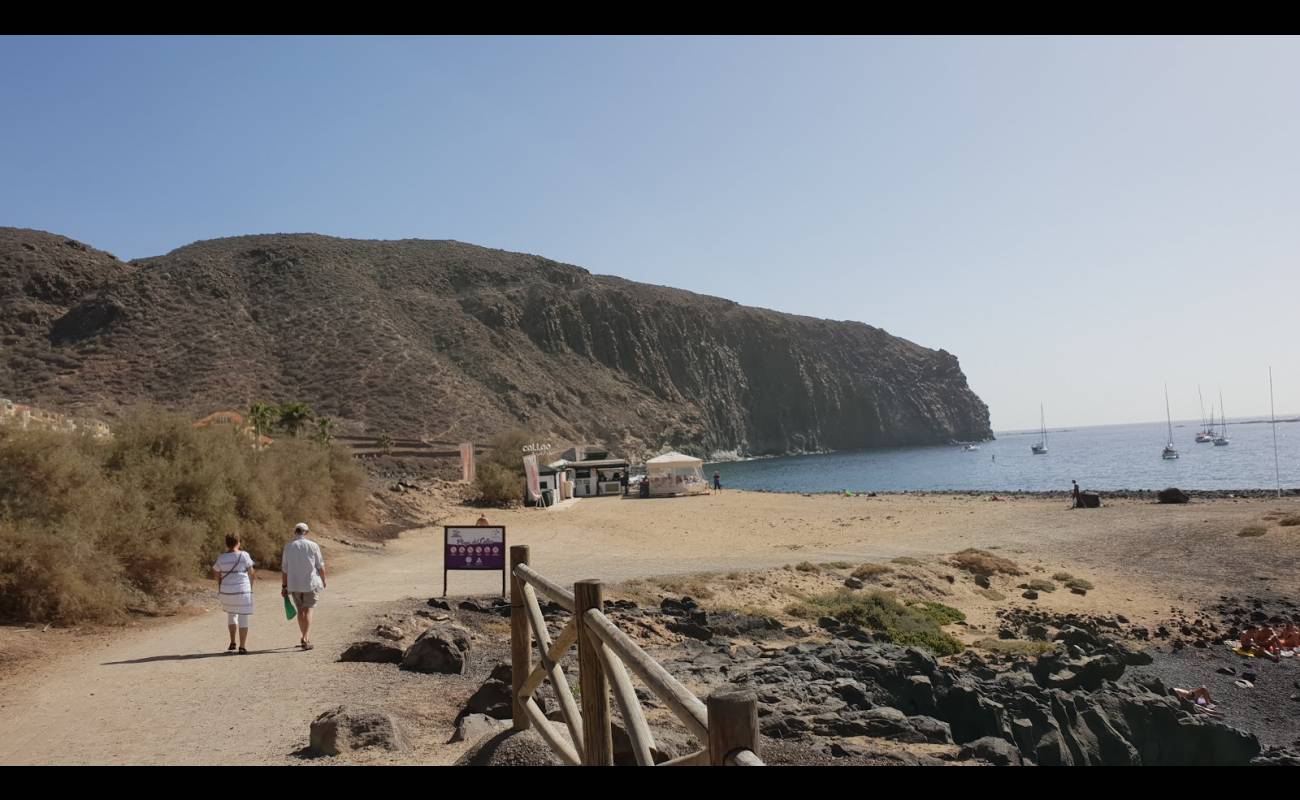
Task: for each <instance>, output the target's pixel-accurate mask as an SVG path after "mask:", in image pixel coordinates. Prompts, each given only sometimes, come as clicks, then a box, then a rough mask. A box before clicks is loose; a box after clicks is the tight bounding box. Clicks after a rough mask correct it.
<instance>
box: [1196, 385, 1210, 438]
mask: <svg viewBox="0 0 1300 800" xmlns="http://www.w3.org/2000/svg"><path fill="white" fill-rule="evenodd" d="M1196 398H1197V399H1198V400H1200V401H1201V432H1200V433H1198V434H1196V443H1197V444H1206V443H1208V442H1212V441H1214V403H1213V402H1211V403H1210V416H1209V417H1208V418H1207V417H1206V416H1205V399H1204V398H1203V397H1202V396H1201V387H1199V386H1197V387H1196Z"/></svg>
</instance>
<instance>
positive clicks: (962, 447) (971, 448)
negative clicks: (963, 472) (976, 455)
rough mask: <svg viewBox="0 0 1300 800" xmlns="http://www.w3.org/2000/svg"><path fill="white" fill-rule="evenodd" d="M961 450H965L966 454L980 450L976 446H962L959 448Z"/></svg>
mask: <svg viewBox="0 0 1300 800" xmlns="http://www.w3.org/2000/svg"><path fill="white" fill-rule="evenodd" d="M961 449H962V450H965V451H966V452H970V451H971V450H978V449H980V446H979V445H977V444H964V445H962V446H961Z"/></svg>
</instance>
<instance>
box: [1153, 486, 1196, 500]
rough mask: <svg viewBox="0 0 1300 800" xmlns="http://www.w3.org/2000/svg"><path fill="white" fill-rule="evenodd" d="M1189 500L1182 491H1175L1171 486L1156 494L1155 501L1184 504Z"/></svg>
mask: <svg viewBox="0 0 1300 800" xmlns="http://www.w3.org/2000/svg"><path fill="white" fill-rule="evenodd" d="M1191 499H1192V498H1190V497H1188V496H1187V493H1186V492H1184V491H1183V490H1182V489H1175V488H1173V487H1172V486H1171V487H1169V488H1168V489H1161V490H1160V491H1158V492H1156V500H1157V501H1159V502H1161V503H1186V502H1188V501H1190V500H1191Z"/></svg>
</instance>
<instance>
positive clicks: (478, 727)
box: [447, 714, 511, 744]
mask: <svg viewBox="0 0 1300 800" xmlns="http://www.w3.org/2000/svg"><path fill="white" fill-rule="evenodd" d="M510 726H511V723H510V720H508V719H494V718H492V717H489V716H488V715H487V714H466V715H465V716H463V717H461V718H459V719H457V720H456V731H455V733H453V734H452V735H451V738H450V739H448V740H447V743H448V744H451V743H453V742H477V741H478V740H479V739H482V738H483V737H484V736H491V735H495V734H497V733H500V732H501V731H503V730H505V729H507V728H509V727H510Z"/></svg>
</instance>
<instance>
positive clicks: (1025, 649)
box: [975, 639, 1057, 658]
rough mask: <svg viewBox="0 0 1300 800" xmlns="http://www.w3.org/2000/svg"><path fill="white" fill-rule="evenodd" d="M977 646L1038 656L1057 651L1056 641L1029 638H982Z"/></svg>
mask: <svg viewBox="0 0 1300 800" xmlns="http://www.w3.org/2000/svg"><path fill="white" fill-rule="evenodd" d="M975 646H976V647H978V648H979V649H981V650H988V651H989V652H990V653H1002V654H1003V655H1008V656H1024V657H1026V658H1037V657H1038V656H1043V655H1047V654H1048V653H1052V652H1055V651H1056V649H1057V645H1056V643H1055V642H1035V641H1030V640H1028V639H980V640H979V641H978V642H976V643H975Z"/></svg>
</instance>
